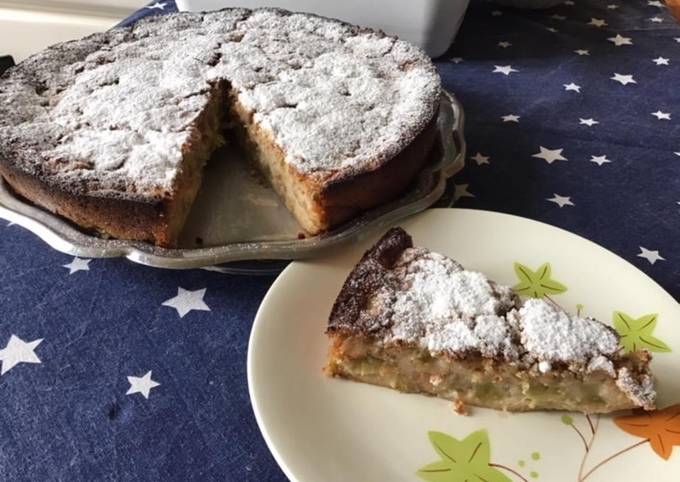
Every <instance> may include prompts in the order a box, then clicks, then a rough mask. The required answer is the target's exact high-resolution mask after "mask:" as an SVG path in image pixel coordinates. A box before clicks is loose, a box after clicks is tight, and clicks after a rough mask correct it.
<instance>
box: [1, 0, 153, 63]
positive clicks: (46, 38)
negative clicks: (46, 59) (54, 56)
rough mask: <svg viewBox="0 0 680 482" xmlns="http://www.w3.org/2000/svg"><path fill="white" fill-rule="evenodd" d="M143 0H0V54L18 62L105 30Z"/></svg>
mask: <svg viewBox="0 0 680 482" xmlns="http://www.w3.org/2000/svg"><path fill="white" fill-rule="evenodd" d="M143 4H144V0H63V1H62V0H0V55H12V56H13V57H14V60H15V61H17V62H19V61H20V60H23V59H24V58H26V57H28V56H29V55H31V54H33V53H35V52H38V51H40V50H42V49H44V48H45V47H47V46H48V45H52V44H54V43H57V42H64V41H66V40H73V39H77V38H80V37H84V36H85V35H89V34H91V33H93V32H101V31H104V30H108V29H109V28H111V27H113V26H114V25H116V24H117V23H118V22H120V21H121V20H122V19H123V18H125V17H126V16H127V15H129V14H130V13H132V12H134V11H135V10H136V9H137V8H140V7H141V6H142V5H143Z"/></svg>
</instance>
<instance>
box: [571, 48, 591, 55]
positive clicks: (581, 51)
mask: <svg viewBox="0 0 680 482" xmlns="http://www.w3.org/2000/svg"><path fill="white" fill-rule="evenodd" d="M574 53H575V54H576V55H590V50H587V49H578V50H574Z"/></svg>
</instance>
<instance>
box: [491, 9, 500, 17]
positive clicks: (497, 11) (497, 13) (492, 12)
mask: <svg viewBox="0 0 680 482" xmlns="http://www.w3.org/2000/svg"><path fill="white" fill-rule="evenodd" d="M501 15H503V12H501V11H500V10H492V11H491V16H492V17H500V16H501Z"/></svg>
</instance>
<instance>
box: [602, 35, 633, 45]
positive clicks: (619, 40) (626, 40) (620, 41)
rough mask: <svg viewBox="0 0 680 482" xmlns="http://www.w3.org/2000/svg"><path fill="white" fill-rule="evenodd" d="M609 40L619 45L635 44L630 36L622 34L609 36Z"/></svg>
mask: <svg viewBox="0 0 680 482" xmlns="http://www.w3.org/2000/svg"><path fill="white" fill-rule="evenodd" d="M607 40H609V41H610V42H612V43H613V44H614V45H616V46H617V47H620V46H622V45H633V40H632V39H631V38H630V37H622V36H621V34H618V33H617V34H616V37H609V38H608V39H607Z"/></svg>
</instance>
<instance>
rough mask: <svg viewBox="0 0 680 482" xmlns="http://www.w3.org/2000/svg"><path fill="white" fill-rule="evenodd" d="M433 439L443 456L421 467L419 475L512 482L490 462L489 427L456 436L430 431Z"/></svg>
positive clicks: (443, 480)
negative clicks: (465, 435) (460, 438)
mask: <svg viewBox="0 0 680 482" xmlns="http://www.w3.org/2000/svg"><path fill="white" fill-rule="evenodd" d="M428 437H429V439H430V443H431V444H432V446H433V447H434V449H435V451H436V452H437V454H438V455H439V456H440V457H441V460H439V461H437V462H433V463H431V464H428V465H426V466H424V467H422V468H421V469H420V470H418V472H417V474H418V476H419V477H420V478H421V479H423V480H427V481H429V482H465V481H471V480H483V481H486V482H511V481H510V479H509V478H508V477H506V476H505V475H504V474H503V473H501V472H500V471H498V470H497V469H495V468H494V467H492V466H491V465H490V462H489V458H490V456H491V447H490V444H489V436H488V434H487V432H486V430H478V431H476V432H472V433H471V434H470V435H468V436H467V437H466V438H464V439H463V440H457V439H455V438H453V437H451V436H449V435H446V434H445V433H442V432H429V433H428Z"/></svg>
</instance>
